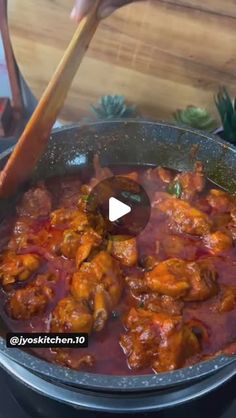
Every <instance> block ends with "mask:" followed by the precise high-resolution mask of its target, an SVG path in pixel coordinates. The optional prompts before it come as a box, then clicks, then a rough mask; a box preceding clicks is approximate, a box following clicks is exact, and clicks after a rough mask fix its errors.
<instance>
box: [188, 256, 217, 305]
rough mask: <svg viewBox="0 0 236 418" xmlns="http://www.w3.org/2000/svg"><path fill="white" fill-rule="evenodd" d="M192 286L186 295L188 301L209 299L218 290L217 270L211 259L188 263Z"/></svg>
mask: <svg viewBox="0 0 236 418" xmlns="http://www.w3.org/2000/svg"><path fill="white" fill-rule="evenodd" d="M188 270H189V279H190V284H191V288H190V291H189V292H188V293H187V295H186V296H185V297H184V299H183V300H184V301H186V302H195V301H203V300H207V299H209V298H211V297H213V296H215V295H216V294H217V292H218V290H219V289H218V284H217V277H218V275H217V271H216V269H215V267H214V265H213V263H212V261H211V260H210V259H207V258H206V259H201V260H198V261H197V262H196V263H188Z"/></svg>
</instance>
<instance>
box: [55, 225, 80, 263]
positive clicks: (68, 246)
mask: <svg viewBox="0 0 236 418" xmlns="http://www.w3.org/2000/svg"><path fill="white" fill-rule="evenodd" d="M80 241H81V237H80V235H79V234H77V233H76V232H74V231H73V230H71V229H66V230H65V231H64V232H63V241H62V243H61V245H60V250H61V252H62V254H63V255H64V256H65V257H67V258H75V256H76V252H77V250H78V247H79V245H80Z"/></svg>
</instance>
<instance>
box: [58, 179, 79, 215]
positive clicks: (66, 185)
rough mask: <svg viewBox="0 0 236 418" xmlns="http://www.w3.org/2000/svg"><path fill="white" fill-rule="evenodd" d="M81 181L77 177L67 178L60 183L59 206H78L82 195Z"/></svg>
mask: <svg viewBox="0 0 236 418" xmlns="http://www.w3.org/2000/svg"><path fill="white" fill-rule="evenodd" d="M80 188H81V181H80V180H79V179H77V178H74V177H72V178H67V179H65V180H63V181H62V182H61V184H60V190H59V193H58V194H59V201H58V206H59V207H64V208H71V207H76V206H77V202H78V199H79V196H80Z"/></svg>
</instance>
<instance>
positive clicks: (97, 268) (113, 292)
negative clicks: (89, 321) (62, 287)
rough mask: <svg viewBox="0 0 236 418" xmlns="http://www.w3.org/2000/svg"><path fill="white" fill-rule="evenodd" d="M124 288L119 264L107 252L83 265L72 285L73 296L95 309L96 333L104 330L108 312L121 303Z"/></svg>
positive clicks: (75, 275) (74, 277)
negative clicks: (85, 301)
mask: <svg viewBox="0 0 236 418" xmlns="http://www.w3.org/2000/svg"><path fill="white" fill-rule="evenodd" d="M122 288H123V285H122V280H121V274H120V269H119V266H118V263H117V261H116V260H115V259H114V258H113V257H111V256H110V254H109V253H107V252H105V251H101V252H100V253H98V254H97V255H96V256H95V257H94V258H93V259H92V260H91V261H90V262H87V263H83V264H82V265H81V267H80V270H79V271H78V272H77V273H75V274H74V276H73V278H72V283H71V292H72V294H73V296H74V297H75V298H76V299H77V300H80V299H84V300H87V301H88V302H89V304H90V306H92V307H93V318H94V325H93V328H94V330H95V331H100V330H101V329H103V327H104V325H105V322H106V320H107V318H108V311H110V310H111V309H112V308H113V307H114V306H116V305H117V303H118V302H119V299H120V297H121V293H122Z"/></svg>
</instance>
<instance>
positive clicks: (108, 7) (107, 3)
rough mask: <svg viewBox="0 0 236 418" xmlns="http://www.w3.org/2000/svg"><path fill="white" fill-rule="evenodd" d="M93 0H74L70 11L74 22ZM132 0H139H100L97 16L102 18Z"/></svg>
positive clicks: (84, 12)
mask: <svg viewBox="0 0 236 418" xmlns="http://www.w3.org/2000/svg"><path fill="white" fill-rule="evenodd" d="M94 1H95V0H75V5H74V8H73V10H72V12H71V18H72V19H74V20H75V21H76V22H79V21H80V20H81V19H82V18H83V17H84V16H86V14H87V13H88V12H89V11H90V9H91V7H92V6H93V4H94ZM134 1H140V0H102V1H101V5H100V7H99V9H98V15H99V18H100V19H104V18H105V17H107V16H109V15H110V14H112V13H113V12H114V11H115V10H116V9H118V8H119V7H122V6H125V5H126V4H129V3H132V2H134Z"/></svg>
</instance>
